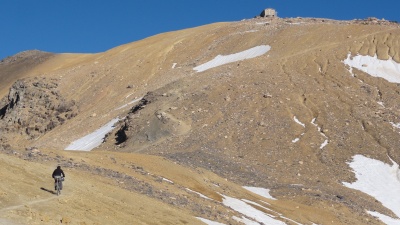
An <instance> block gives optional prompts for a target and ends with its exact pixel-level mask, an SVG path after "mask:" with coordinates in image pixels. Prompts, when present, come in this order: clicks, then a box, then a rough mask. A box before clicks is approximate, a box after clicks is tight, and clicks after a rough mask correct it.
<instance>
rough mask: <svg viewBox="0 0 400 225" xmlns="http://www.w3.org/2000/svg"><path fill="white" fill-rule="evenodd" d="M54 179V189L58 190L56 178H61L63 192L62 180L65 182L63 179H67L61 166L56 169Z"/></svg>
mask: <svg viewBox="0 0 400 225" xmlns="http://www.w3.org/2000/svg"><path fill="white" fill-rule="evenodd" d="M52 177H53V178H54V189H55V190H56V189H57V185H56V184H57V179H56V177H61V180H60V190H62V180H64V179H63V178H64V177H65V174H64V171H63V170H62V169H61V166H57V169H55V170H54V171H53V175H52Z"/></svg>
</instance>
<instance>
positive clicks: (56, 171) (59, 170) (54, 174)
mask: <svg viewBox="0 0 400 225" xmlns="http://www.w3.org/2000/svg"><path fill="white" fill-rule="evenodd" d="M61 174H62V176H63V177H65V174H64V171H62V169H61V168H60V169H59V168H57V169H55V170H54V172H53V175H51V176H52V177H53V178H54V177H55V176H61Z"/></svg>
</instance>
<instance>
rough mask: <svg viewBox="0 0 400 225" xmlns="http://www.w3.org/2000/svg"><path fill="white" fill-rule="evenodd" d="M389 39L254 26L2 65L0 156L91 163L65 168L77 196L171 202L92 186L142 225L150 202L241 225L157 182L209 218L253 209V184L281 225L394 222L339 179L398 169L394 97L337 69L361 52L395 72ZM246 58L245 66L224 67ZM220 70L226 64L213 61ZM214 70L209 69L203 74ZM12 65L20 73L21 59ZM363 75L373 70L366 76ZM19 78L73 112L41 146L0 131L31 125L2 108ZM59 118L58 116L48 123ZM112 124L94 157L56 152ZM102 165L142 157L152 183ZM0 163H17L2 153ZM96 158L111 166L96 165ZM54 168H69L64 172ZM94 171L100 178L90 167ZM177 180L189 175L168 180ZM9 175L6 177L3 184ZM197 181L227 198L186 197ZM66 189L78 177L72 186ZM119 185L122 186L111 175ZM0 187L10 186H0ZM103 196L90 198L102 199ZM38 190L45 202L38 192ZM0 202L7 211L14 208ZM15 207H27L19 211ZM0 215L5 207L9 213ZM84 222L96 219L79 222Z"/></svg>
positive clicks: (263, 23) (326, 26) (359, 30)
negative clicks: (359, 159)
mask: <svg viewBox="0 0 400 225" xmlns="http://www.w3.org/2000/svg"><path fill="white" fill-rule="evenodd" d="M399 40H400V29H399V25H398V24H396V23H390V22H387V21H376V20H363V21H360V20H355V21H333V20H326V19H312V18H309V19H305V18H296V19H272V20H271V19H265V18H255V19H250V20H243V21H240V22H234V23H217V24H211V25H206V26H202V27H197V28H192V29H187V30H182V31H177V32H170V33H164V34H160V35H156V36H153V37H149V38H146V39H144V40H140V41H137V42H134V43H130V44H126V45H123V46H119V47H116V48H114V49H111V50H109V51H107V52H104V53H98V54H60V55H52V56H51V57H49V58H45V60H42V61H40V64H35V66H30V67H27V68H28V69H26V70H23V71H22V70H17V69H15V68H14V67H12V66H3V68H5V69H3V70H2V71H6V72H2V71H0V72H1V73H0V78H1V79H2V80H3V79H4V83H3V82H2V85H4V87H3V86H2V89H1V92H0V93H4V94H3V96H4V98H3V100H2V102H3V103H2V104H3V105H0V109H4V110H2V111H1V114H0V124H1V123H2V124H6V125H3V128H2V130H1V132H2V133H1V134H0V138H1V140H2V143H1V144H2V146H3V147H1V148H2V149H4V151H3V152H9V153H12V152H14V154H16V155H17V156H18V155H19V156H20V157H23V156H24V154H26V151H25V150H24V149H25V148H27V149H35V148H38V149H39V150H40V151H41V152H42V153H43V154H46V155H47V154H62V155H63V156H65V157H66V158H69V157H71V158H74V157H77V160H78V159H79V158H82V159H84V160H85V161H86V160H88V161H87V162H86V164H87V167H86V166H85V167H84V168H82V167H78V168H75V167H72V168H75V169H76V170H77V171H76V172H75V169H74V170H72V171H73V172H74V173H76V174H77V175H75V176H76V177H78V176H82V177H89V178H88V179H87V181H86V182H85V183H82V184H79V185H81V186H79V187H80V188H82V189H84V188H85V187H87V185H89V184H92V185H93V184H97V182H98V181H96V180H94V179H92V178H90V177H91V176H92V175H91V174H95V175H96V176H99V177H101V179H105V180H107V179H110V176H112V175H111V174H109V173H107V172H104V171H103V169H104V170H105V171H108V172H110V170H111V171H115V172H118V173H121V174H124V176H130V177H134V178H135V179H139V180H141V181H144V182H149V183H151V185H152V188H156V187H157V188H158V189H157V188H156V189H157V190H162V191H159V192H157V191H156V192H157V193H162V192H164V191H166V192H168V193H170V194H171V193H173V195H172V194H171V195H170V196H168V197H171V198H165V196H164V197H163V196H162V195H158V196H157V195H151V196H145V197H144V196H142V195H143V193H142V192H141V190H143V189H145V188H146V186H140V185H139V186H137V187H136V186H135V185H133V187H130V185H132V184H131V183H129V185H128V186H124V184H125V183H126V182H127V180H123V181H120V180H118V182H123V183H118V182H117V183H115V182H109V181H101V182H103V183H104V182H105V183H107V185H110V186H107V188H110V190H111V189H113V190H115V191H116V192H120V191H121V193H120V196H131V195H132V196H131V197H130V198H131V199H132V201H135V200H136V199H142V198H144V199H145V200H141V201H146V202H148V203H149V206H146V207H143V208H144V209H146V210H149V211H148V212H146V215H150V214H151V210H152V209H151V207H152V206H151V205H153V204H155V203H153V202H152V201H157V202H163V203H162V204H167V205H169V206H168V207H171V210H172V211H173V210H179V211H181V210H187V211H185V213H184V214H182V217H183V216H184V217H185V218H182V220H184V221H186V222H188V220H189V219H188V218H189V217H190V216H189V215H191V216H192V217H190V218H192V219H193V218H194V216H199V217H202V216H201V215H204V216H203V217H204V218H208V219H213V220H214V221H220V222H224V223H225V224H227V223H232V224H235V223H239V222H238V221H236V220H234V219H232V218H234V216H238V214H237V212H233V211H229V210H228V211H229V213H228V214H226V215H225V214H224V215H222V214H218V213H217V212H213V211H212V210H209V209H208V210H206V209H204V206H205V205H207V204H211V203H210V202H208V201H206V202H199V203H196V204H198V206H199V207H200V208H201V210H200V209H196V207H197V205H196V207H194V206H190V207H188V205H185V204H183V205H179V204H177V202H179V201H180V200H181V199H180V198H179V197H177V196H180V195H182V188H176V187H174V188H171V187H166V186H168V185H166V186H165V185H164V186H163V185H161V184H163V180H162V178H161V182H159V179H160V177H166V178H167V180H170V179H171V180H173V183H174V184H175V183H179V185H181V186H182V187H187V188H189V189H190V190H195V192H199V193H202V194H203V195H205V196H207V197H209V198H212V199H214V201H216V202H214V203H212V204H213V206H211V207H217V208H218V207H221V209H220V211H218V212H224V211H225V210H227V209H228V208H229V207H230V208H231V209H232V208H234V206H228V205H224V201H227V199H229V197H228V196H232V197H235V198H239V199H240V198H244V199H248V200H251V201H257V202H258V203H259V204H262V203H260V201H259V199H257V197H254V196H252V197H249V196H248V194H249V193H248V192H246V191H245V190H243V188H241V187H240V186H252V187H262V188H266V189H270V190H271V195H272V196H273V197H274V198H276V199H277V200H275V201H271V202H268V203H269V204H271V205H270V207H271V208H272V210H273V211H275V213H276V214H275V215H278V214H282V216H281V217H278V220H279V221H282V222H285V223H287V224H291V223H294V222H293V221H292V222H290V220H289V219H291V220H294V221H297V222H298V223H302V224H311V223H318V224H326V223H330V222H328V221H332V222H331V223H332V224H380V223H381V222H380V221H379V220H378V219H377V218H375V217H373V216H372V215H371V214H370V213H368V212H367V211H366V210H368V211H377V212H379V213H382V214H385V215H387V216H390V217H392V218H396V213H395V212H393V210H391V209H388V208H386V207H384V206H383V204H382V202H379V201H376V199H375V198H374V197H372V196H370V195H368V194H366V193H363V192H361V191H358V190H354V189H350V188H348V187H346V186H345V185H344V183H346V182H350V183H352V182H354V181H356V179H355V175H354V172H353V170H352V169H351V168H350V167H349V162H351V161H352V160H353V156H355V155H364V156H366V157H368V158H372V159H376V160H380V161H382V162H384V163H387V164H389V165H392V161H391V160H393V161H394V162H400V154H399V151H398V149H397V146H399V144H400V138H399V131H398V128H396V126H394V125H395V124H398V123H400V121H399V116H400V114H399V113H400V111H399V107H398V104H397V102H398V101H399V91H398V85H397V83H393V82H389V81H387V80H385V79H383V78H377V77H373V76H371V75H370V74H368V72H363V71H361V70H358V69H352V68H351V67H349V66H348V65H346V64H345V62H344V61H345V60H346V58H347V59H348V60H351V58H348V54H350V55H351V56H356V55H357V54H360V55H362V56H366V55H369V56H375V55H376V57H377V59H380V60H389V59H393V60H394V61H393V63H396V62H397V63H399V62H400V56H399V49H400V48H399V47H400V46H399ZM257 46H268V51H266V52H263V53H262V54H257V53H258V52H257V50H253V51H251V52H248V51H249V50H251V49H254V48H255V47H257ZM269 47H270V49H269ZM243 54H248V56H251V57H248V58H246V59H240V60H238V61H235V60H233V59H235V58H238V57H239V58H240V56H242V55H243ZM253 56H254V57H253ZM255 56H257V57H255ZM228 58H229V59H228ZM230 59H232V60H233V61H235V62H231V61H230V63H222V62H223V61H224V60H228V61H229V60H230ZM212 60H215V61H213V63H209V64H207V63H208V62H211V61H212ZM17 63H20V64H21V65H24V63H25V61H17ZM201 65H203V68H205V69H204V70H202V71H201V72H198V70H196V68H198V67H199V66H201ZM204 65H206V66H204ZM209 65H212V66H209ZM208 66H209V67H208ZM361 66H362V67H366V68H370V66H371V65H366V64H365V65H361ZM9 71H11V72H12V73H10V72H9ZM9 74H16V75H15V78H12V79H11V78H10V77H9V76H11V75H9ZM26 77H41V78H42V79H43V80H47V79H48V80H51V81H52V82H56V83H57V87H56V93H59V95H57V96H62V98H63V99H65V100H63V101H65V102H74V105H73V107H76V109H75V108H74V109H73V110H72V109H71V110H72V111H73V112H74V116H73V117H72V118H69V119H68V120H63V121H62V122H60V123H58V124H57V126H54V127H51V129H47V130H45V132H43V133H41V135H40V136H34V137H29V136H28V137H27V135H21V134H25V132H26V127H25V126H22V127H19V128H18V129H17V130H15V129H14V130H10V129H9V126H10V125H9V124H10V122H12V121H18V116H17V117H16V118H13V119H12V120H11V119H9V118H11V117H10V115H11V114H12V113H14V114H13V115H20V114H21V113H19V112H23V113H27V114H29V113H32V110H29V109H27V108H26V107H25V106H23V105H22V104H19V105H18V103H16V104H15V105H16V107H15V109H14V108H13V107H9V106H10V102H12V101H11V99H13V98H12V97H10V96H13V95H12V94H10V93H16V92H15V91H14V92H10V93H9V94H8V95H7V91H5V89H6V87H7V88H8V87H11V86H12V84H13V83H14V82H15V81H16V80H17V78H26ZM22 90H25V88H22ZM18 93H20V92H18ZM21 93H22V92H21ZM21 96H22V95H21ZM50 99H51V98H50ZM32 101H33V100H29V101H28V102H32ZM49 101H52V103H53V105H56V106H58V105H60V104H59V103H58V102H56V101H53V100H49ZM13 104H14V103H13ZM4 106H7V107H4ZM11 109H12V110H11ZM17 109H18V110H20V111H16V110H17ZM55 109H57V107H56V108H55ZM56 111H57V110H56ZM16 112H18V113H16ZM47 114H52V113H46V115H47ZM52 115H53V114H52ZM59 116H60V115H59V114H57V113H54V117H55V118H59ZM115 118H118V119H119V122H118V123H117V124H116V128H115V129H114V130H113V131H112V132H110V133H109V134H108V135H107V136H106V138H105V141H104V143H103V144H102V145H100V146H99V147H98V148H97V149H95V150H93V151H92V152H90V153H79V152H78V153H75V152H62V153H58V152H60V150H63V149H65V148H66V147H67V146H68V145H70V144H71V143H72V142H73V141H75V140H78V139H79V138H81V137H84V136H85V135H88V134H90V133H92V132H93V131H95V130H96V129H98V128H100V127H101V126H103V125H104V124H107V123H108V122H109V121H111V120H113V119H115ZM7 123H8V124H7ZM15 123H18V122H14V124H15ZM0 127H1V126H0ZM84 141H85V140H84ZM32 147H35V148H32ZM1 148H0V149H1ZM54 152H57V153H54ZM117 152H123V153H117ZM134 153H140V154H145V155H137V154H134ZM110 155H113V158H114V160H116V159H117V158H116V156H114V155H118V157H119V160H128V159H129V160H134V161H135V164H136V163H139V161H136V160H138V159H139V158H140V159H141V160H144V161H146V163H145V164H144V165H141V166H139V167H143V168H146V169H147V168H149V167H152V169H154V170H155V171H157V172H155V171H151V173H152V174H153V173H154V174H158V176H159V177H158V178H157V177H153V178H152V179H154V180H156V181H154V180H151V179H150V180H148V178H146V177H140V176H139V175H138V174H135V173H134V174H132V171H130V170H127V168H126V167H127V166H128V165H129V164H128V163H117V164H118V165H114V163H115V161H113V160H111V158H110ZM151 155H158V156H162V157H164V158H165V159H168V160H167V161H168V162H170V161H172V162H175V163H177V164H179V165H180V166H181V167H180V168H179V169H171V168H172V167H173V166H172V165H173V164H171V165H162V163H161V162H164V161H163V160H165V159H162V158H152V157H154V156H151ZM2 157H5V159H7V160H16V159H12V157H11V156H5V155H4V154H2ZM10 157H11V158H10ZM27 157H28V156H27ZM86 157H87V158H86ZM38 158H41V157H38ZM107 158H108V159H107ZM99 159H107V161H106V162H101V160H100V162H99ZM155 159H156V160H155ZM35 160H36V159H35ZM119 160H117V161H119ZM78 161H79V160H78ZM53 162H54V163H57V162H58V163H61V164H62V165H69V166H71V165H70V164H68V160H67V161H57V160H55V161H54V160H53ZM36 163H38V164H35V168H36V166H37V168H39V167H40V166H43V163H45V162H43V161H41V160H38V162H36ZM129 163H132V162H129ZM8 164H12V163H8ZM20 165H21V163H20ZM32 165H33V164H32ZM21 167H22V168H24V166H22V165H21ZM32 167H33V166H32ZM91 167H94V168H96V167H98V168H101V169H98V170H96V169H93V168H92V169H88V168H91ZM134 168H138V167H134ZM134 168H133V169H134ZM131 169H132V167H131ZM81 170H83V172H82V171H81ZM184 170H188V171H194V172H190V173H189V174H185V175H182V174H179V173H178V174H176V173H175V172H176V171H184ZM85 171H86V172H85ZM88 171H89V172H88ZM99 171H103V172H99ZM146 172H148V171H147V170H146ZM8 173H11V172H10V171H8V172H7V171H6V172H4V174H8ZM204 173H205V174H207V179H210V180H211V179H217V180H218V181H215V182H213V183H214V184H215V183H222V182H224V181H223V179H224V178H225V179H227V180H229V182H228V181H226V182H228V183H226V184H225V185H226V186H225V187H226V188H223V189H222V190H216V189H214V188H210V187H211V186H208V187H207V188H205V186H207V185H206V184H204V183H203V184H202V185H205V186H200V187H199V186H197V185H193V183H192V182H191V179H194V180H196V182H194V181H193V182H194V183H197V182H199V183H202V182H203V181H204V179H203V178H202V175H203V174H204ZM215 174H216V175H215ZM124 176H123V177H124ZM182 176H183V177H182ZM76 177H75V178H74V179H77V180H79V178H76ZM138 177H140V178H138ZM177 177H179V178H177ZM211 177H212V178H211ZM216 177H217V178H216ZM118 178H119V179H121V177H120V175H118V176H117V179H118ZM172 178H174V179H172ZM10 179H11V178H10ZM129 179H131V178H129ZM157 179H158V181H157ZM201 180H203V181H201ZM15 182H16V183H18V182H17V181H15ZM43 182H44V181H43ZM78 183H79V182H78ZM78 183H76V185H78ZM139 183H140V182H139ZM159 183H160V184H159ZM164 183H165V181H164ZM206 183H207V182H206ZM167 184H168V182H167ZM159 185H161V186H159ZM97 186H101V185H96V187H97ZM174 186H175V185H174ZM25 188H27V187H25ZM6 189H8V187H4V188H3V190H6ZM23 189H24V188H23ZM85 190H86V189H85ZM105 190H106V189H98V192H99V193H104V192H105ZM233 190H235V191H233ZM19 191H22V190H15V195H16V193H18V192H19ZM36 191H37V192H38V193H41V194H43V190H42V191H40V190H36ZM67 191H68V190H66V192H67ZM86 191H89V190H86ZM4 193H6V191H5V192H4ZM229 194H231V195H229ZM83 195H87V192H85V194H83ZM103 195H105V196H106V197H98V199H99V202H96V203H93V205H101V204H105V202H107V201H108V200H107V199H108V198H110V196H109V195H108V194H103ZM175 195H176V196H175ZM224 196H226V197H224ZM114 197H115V196H114ZM114 197H112V198H114ZM148 197H150V198H149V199H148ZM10 199H11V200H10V201H14V202H15V197H10ZM12 199H14V200H12ZM171 199H173V200H176V201H173V200H171ZM177 199H178V200H177ZM224 199H225V200H224ZM24 201H27V200H23V201H21V202H24ZM182 201H183V200H182ZM263 201H265V199H264V200H263ZM183 202H185V201H183ZM226 204H227V203H226ZM88 206H90V205H88ZM5 207H8V208H9V207H12V206H9V205H7V204H6V205H5ZM74 207H75V208H76V209H79V207H78V206H74ZM119 207H122V206H119ZM262 207H266V206H265V205H264V206H262ZM262 207H261V208H262ZM117 208H118V207H117ZM256 208H257V207H256ZM258 208H260V206H258ZM271 208H270V209H271ZM76 209H75V210H76ZM118 209H119V208H118ZM131 210H132V211H137V210H138V209H137V208H132V209H131ZM154 210H155V211H158V209H154ZM160 210H161V209H160ZM318 210H319V211H318ZM115 211H116V212H118V211H119V210H115ZM70 212H71V214H72V213H73V214H75V213H76V212H75V211H70ZM316 212H318V213H316ZM8 213H10V212H8ZM215 213H217V214H215ZM269 213H271V212H269ZM168 214H169V212H168ZM242 214H243V213H242ZM7 215H8V214H7ZM321 215H324V216H323V217H322V216H321ZM118 217H121V218H122V217H125V218H126V219H125V221H129V218H132V215H129V213H128V212H125V211H124V212H121V215H120V216H118ZM175 217H176V216H171V218H170V217H168V218H169V219H171V221H174V222H170V223H172V224H177V222H176V221H175V220H174V219H173V218H175ZM238 217H239V218H240V216H238ZM7 218H11V219H12V218H14V217H13V216H10V215H9V216H7ZM15 218H16V219H15V220H16V221H18V218H17V217H15ZM79 218H85V215H81V216H79ZM114 218H115V217H114ZM135 218H136V217H135ZM285 218H286V219H285ZM288 218H289V219H288ZM103 219H104V218H103ZM111 219H112V218H111ZM111 219H110V221H111ZM82 220H83V219H82ZM90 220H94V219H93V218H91V219H87V220H85V221H90ZM34 221H36V220H34ZM122 221H124V220H122ZM138 221H140V222H138V223H143V224H148V223H152V222H154V223H157V224H165V223H166V222H165V221H164V222H165V223H164V222H163V221H161V218H154V221H145V219H144V217H143V218H141V219H138ZM25 222H26V221H25ZM131 222H132V221H131ZM181 222H182V221H181ZM197 222H198V221H197ZM258 222H260V223H261V221H258ZM50 223H51V222H50ZM182 223H185V222H182ZM188 223H189V224H194V223H195V222H193V221H191V222H188Z"/></svg>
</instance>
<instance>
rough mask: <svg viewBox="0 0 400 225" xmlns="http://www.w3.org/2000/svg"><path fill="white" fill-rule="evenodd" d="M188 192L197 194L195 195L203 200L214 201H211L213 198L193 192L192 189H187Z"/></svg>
mask: <svg viewBox="0 0 400 225" xmlns="http://www.w3.org/2000/svg"><path fill="white" fill-rule="evenodd" d="M186 190H187V191H189V192H192V193H195V194H197V195H199V196H200V197H202V198H205V199H208V200H213V199H211V198H209V197H207V196H205V195H203V194H202V193H199V192H197V191H193V190H191V189H189V188H186Z"/></svg>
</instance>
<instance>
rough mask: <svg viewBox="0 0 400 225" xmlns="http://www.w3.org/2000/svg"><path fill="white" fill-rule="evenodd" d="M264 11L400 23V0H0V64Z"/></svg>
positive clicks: (109, 44)
mask: <svg viewBox="0 0 400 225" xmlns="http://www.w3.org/2000/svg"><path fill="white" fill-rule="evenodd" d="M264 8H275V9H276V10H277V11H278V15H279V17H298V16H301V17H319V18H329V19H338V20H350V19H356V18H359V19H362V18H367V17H377V18H379V19H382V18H385V19H387V20H395V21H400V13H399V12H398V11H399V8H400V0H380V1H371V0H329V1H328V0H318V1H317V0H311V1H307V0H305V1H299V0H269V1H268V0H202V1H194V0H193V1H190V0H171V1H167V0H140V1H139V0H113V1H110V0H79V1H78V0H36V1H34V0H0V29H1V31H0V59H2V58H5V57H7V56H11V55H14V54H16V53H18V52H21V51H25V50H31V49H38V50H43V51H48V52H55V53H64V52H74V53H96V52H102V51H106V50H108V49H110V48H113V47H116V46H118V45H121V44H125V43H129V42H133V41H136V40H140V39H143V38H146V37H149V36H152V35H155V34H159V33H163V32H167V31H174V30H181V29H185V28H190V27H196V26H201V25H205V24H210V23H215V22H226V21H239V20H242V19H250V18H253V17H254V16H256V15H259V13H260V12H261V11H262V10H263V9H264Z"/></svg>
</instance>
